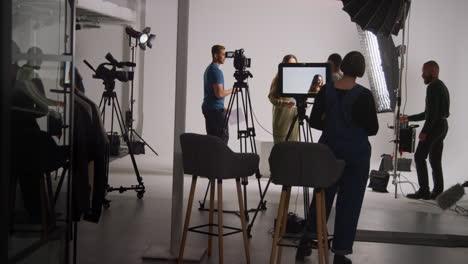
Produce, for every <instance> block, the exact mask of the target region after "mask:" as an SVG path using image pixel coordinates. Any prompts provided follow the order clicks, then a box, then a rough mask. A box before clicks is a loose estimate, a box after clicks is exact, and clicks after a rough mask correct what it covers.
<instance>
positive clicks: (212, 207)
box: [208, 179, 216, 256]
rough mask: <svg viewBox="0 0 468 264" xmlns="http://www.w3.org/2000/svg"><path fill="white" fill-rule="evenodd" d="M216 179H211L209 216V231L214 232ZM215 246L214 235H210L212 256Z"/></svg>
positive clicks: (209, 253) (209, 242) (209, 249)
mask: <svg viewBox="0 0 468 264" xmlns="http://www.w3.org/2000/svg"><path fill="white" fill-rule="evenodd" d="M215 183H216V181H215V179H210V217H209V224H210V227H209V232H210V233H213V226H212V225H213V217H214V199H215V186H216V184H215ZM212 248H213V236H211V235H209V236H208V256H211V251H212Z"/></svg>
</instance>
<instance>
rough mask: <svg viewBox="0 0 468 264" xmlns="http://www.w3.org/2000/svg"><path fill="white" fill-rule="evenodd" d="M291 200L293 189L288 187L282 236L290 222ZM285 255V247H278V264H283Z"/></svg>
mask: <svg viewBox="0 0 468 264" xmlns="http://www.w3.org/2000/svg"><path fill="white" fill-rule="evenodd" d="M290 198H291V187H288V191H287V192H286V200H285V202H284V210H283V221H282V222H281V229H280V230H281V231H280V236H282V235H283V234H284V233H286V223H287V221H288V210H289V199H290ZM282 255H283V247H278V257H277V258H276V263H277V264H280V263H281V257H282Z"/></svg>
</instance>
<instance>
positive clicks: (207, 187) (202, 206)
mask: <svg viewBox="0 0 468 264" xmlns="http://www.w3.org/2000/svg"><path fill="white" fill-rule="evenodd" d="M210 187H211V188H213V187H214V185H212V184H211V180H210V181H208V185H207V186H206V191H205V196H204V197H203V202H200V201H198V203H199V204H200V208H198V210H203V209H205V202H206V197H207V196H208V191H209V190H210Z"/></svg>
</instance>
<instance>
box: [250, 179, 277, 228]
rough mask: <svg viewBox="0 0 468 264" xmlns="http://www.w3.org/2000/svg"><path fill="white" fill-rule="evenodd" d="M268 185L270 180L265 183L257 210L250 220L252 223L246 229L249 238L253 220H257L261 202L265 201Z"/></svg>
mask: <svg viewBox="0 0 468 264" xmlns="http://www.w3.org/2000/svg"><path fill="white" fill-rule="evenodd" d="M270 183H271V178H270V179H268V183H267V185H266V187H265V189H264V190H263V193H262V198H261V201H260V203H258V206H257V210H255V214H254V216H253V218H252V222H250V224H249V226H248V227H247V233H248V234H249V237H251V234H250V231H251V230H252V226H253V224H254V223H255V219H257V215H258V212H259V211H260V209H261V207H262V201H263V199H265V196H266V193H267V191H268V188H269V187H270Z"/></svg>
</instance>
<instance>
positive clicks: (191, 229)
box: [188, 224, 242, 237]
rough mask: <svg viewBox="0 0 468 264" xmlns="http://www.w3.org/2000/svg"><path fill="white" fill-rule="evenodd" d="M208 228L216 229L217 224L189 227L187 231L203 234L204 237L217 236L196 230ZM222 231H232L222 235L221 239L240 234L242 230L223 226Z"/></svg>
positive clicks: (216, 234)
mask: <svg viewBox="0 0 468 264" xmlns="http://www.w3.org/2000/svg"><path fill="white" fill-rule="evenodd" d="M209 226H214V227H218V224H206V225H199V226H194V227H190V228H189V229H188V231H190V232H194V233H199V234H204V235H208V236H218V233H210V232H206V231H200V230H198V229H200V228H204V227H209ZM223 229H229V230H233V231H232V232H228V233H223V237H225V236H229V235H234V234H237V233H241V232H242V229H240V228H237V227H232V226H225V225H223Z"/></svg>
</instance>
